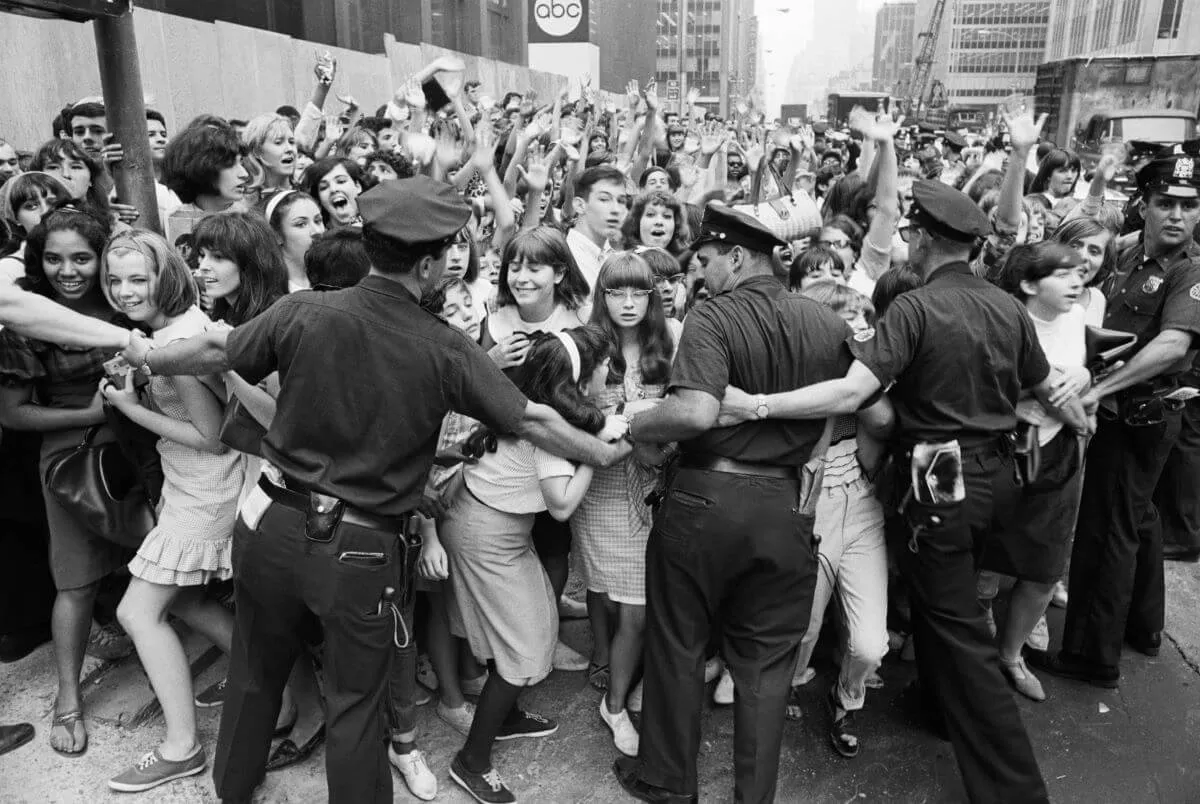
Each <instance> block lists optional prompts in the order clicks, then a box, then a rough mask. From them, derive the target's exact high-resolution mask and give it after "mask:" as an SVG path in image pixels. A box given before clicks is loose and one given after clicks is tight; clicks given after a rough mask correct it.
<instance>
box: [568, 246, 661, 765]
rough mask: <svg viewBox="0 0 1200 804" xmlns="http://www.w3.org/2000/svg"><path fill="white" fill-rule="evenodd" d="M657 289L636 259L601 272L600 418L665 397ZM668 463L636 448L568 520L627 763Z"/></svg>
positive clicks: (596, 666) (600, 673) (593, 675)
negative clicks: (654, 515) (604, 347)
mask: <svg viewBox="0 0 1200 804" xmlns="http://www.w3.org/2000/svg"><path fill="white" fill-rule="evenodd" d="M655 286H656V282H655V278H654V273H653V271H652V270H651V268H650V265H649V264H648V263H647V262H646V260H645V259H644V258H643V257H642V256H640V255H638V254H635V253H633V252H628V251H627V252H622V253H619V254H615V255H613V256H611V257H609V258H608V259H607V260H605V262H604V265H603V266H601V268H600V274H599V276H598V278H597V280H596V290H595V296H594V300H593V303H592V320H591V324H592V326H594V327H596V328H597V329H599V330H601V331H603V332H605V333H606V334H607V335H608V337H610V338H611V339H612V340H613V342H614V343H616V344H617V346H618V348H617V350H616V353H615V354H614V355H613V359H612V364H611V366H610V368H609V372H608V381H607V382H606V383H605V385H604V387H603V389H602V390H601V391H600V394H599V396H598V397H597V398H596V404H597V405H598V406H599V407H600V409H601V410H602V411H604V412H605V413H608V414H613V413H625V414H632V413H636V412H638V411H639V410H644V409H646V408H648V407H651V406H652V405H653V404H655V403H656V400H658V399H660V398H661V397H662V396H664V395H665V393H666V390H667V380H668V378H669V375H670V371H671V361H672V360H673V359H674V357H675V346H676V344H678V343H679V335H680V333H681V332H682V330H683V325H682V324H681V323H680V322H678V321H676V320H674V319H669V318H667V317H666V315H665V314H664V312H663V306H662V301H661V300H660V299H659V298H658V291H657V289H656V287H655ZM670 454H671V453H670V450H663V449H660V448H659V447H657V446H655V445H638V446H637V447H635V449H634V453H633V455H632V456H631V457H630V458H629V459H627V460H625V461H622V462H621V463H618V464H616V465H614V466H611V467H608V468H604V469H596V470H594V473H593V477H592V484H591V486H590V487H589V489H588V493H587V494H586V495H585V496H584V498H583V502H582V504H581V505H580V506H579V510H578V511H577V512H576V513H575V517H574V519H573V520H572V524H573V525H574V528H575V533H576V535H577V536H578V537H579V546H580V552H581V553H582V554H583V560H584V565H585V566H586V567H587V573H586V574H587V581H588V614H589V616H590V617H591V621H592V636H593V652H592V663H591V666H590V667H589V680H590V681H591V683H592V686H594V687H596V688H597V689H601V690H604V689H607V694H606V695H605V696H604V698H603V699H602V700H601V702H600V718H601V719H602V720H603V721H604V723H605V724H606V725H607V726H608V727H609V729H611V730H612V733H613V742H614V744H615V745H616V747H617V749H618V750H619V751H621V753H623V754H625V755H627V756H636V755H637V751H638V734H637V731H636V730H635V729H634V727H633V723H632V722H631V721H630V719H629V714H628V713H627V712H626V711H625V710H626V703H627V699H628V698H629V693H630V691H631V690H632V689H633V682H634V678H635V677H636V675H637V673H638V669H639V664H640V659H641V655H642V636H643V634H644V632H645V627H646V542H647V541H648V539H649V536H650V525H651V512H650V509H649V507H648V506H647V505H646V497H647V495H649V494H650V493H651V492H652V491H653V490H654V488H655V486H656V485H657V483H658V468H659V467H660V466H661V465H662V464H663V463H664V462H665V461H666V460H667V458H668V457H670ZM610 624H611V625H615V628H613V627H611V625H610ZM636 697H640V696H636ZM635 705H636V701H635ZM638 708H640V705H639V706H638Z"/></svg>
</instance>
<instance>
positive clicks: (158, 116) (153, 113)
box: [146, 109, 167, 128]
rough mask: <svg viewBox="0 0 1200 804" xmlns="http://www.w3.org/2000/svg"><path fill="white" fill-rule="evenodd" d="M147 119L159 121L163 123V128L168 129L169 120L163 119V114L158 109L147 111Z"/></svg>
mask: <svg viewBox="0 0 1200 804" xmlns="http://www.w3.org/2000/svg"><path fill="white" fill-rule="evenodd" d="M146 119H147V120H157V121H158V122H159V123H162V125H163V128H166V127H167V118H165V117H163V113H162V112H160V111H158V109H147V110H146Z"/></svg>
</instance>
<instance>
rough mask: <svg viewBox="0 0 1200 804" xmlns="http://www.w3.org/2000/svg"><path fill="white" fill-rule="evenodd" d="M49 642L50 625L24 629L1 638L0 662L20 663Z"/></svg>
mask: <svg viewBox="0 0 1200 804" xmlns="http://www.w3.org/2000/svg"><path fill="white" fill-rule="evenodd" d="M49 641H50V626H49V625H43V626H41V627H38V628H23V629H21V630H20V631H14V632H13V633H11V634H5V635H4V636H0V662H19V661H21V660H22V659H24V658H25V657H26V656H28V655H29V654H31V653H33V652H34V651H35V650H37V648H38V647H40V646H41V645H44V644H46V643H47V642H49Z"/></svg>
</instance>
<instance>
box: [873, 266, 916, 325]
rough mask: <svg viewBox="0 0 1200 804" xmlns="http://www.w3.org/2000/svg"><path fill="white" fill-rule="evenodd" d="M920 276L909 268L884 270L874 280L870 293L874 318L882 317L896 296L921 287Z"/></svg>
mask: <svg viewBox="0 0 1200 804" xmlns="http://www.w3.org/2000/svg"><path fill="white" fill-rule="evenodd" d="M921 284H922V283H921V277H919V276H917V274H916V272H914V271H913V270H912V269H911V268H893V269H891V270H890V271H884V272H883V274H881V275H880V277H879V278H878V279H876V280H875V290H874V291H873V292H872V293H871V304H872V305H873V306H874V307H875V318H876V320H878V319H880V318H883V314H884V313H885V312H887V308H888V307H890V306H891V305H892V302H894V301H895V300H896V297H897V296H900V295H902V294H904V293H908V292H909V291H910V290H916V289H917V288H919V287H921Z"/></svg>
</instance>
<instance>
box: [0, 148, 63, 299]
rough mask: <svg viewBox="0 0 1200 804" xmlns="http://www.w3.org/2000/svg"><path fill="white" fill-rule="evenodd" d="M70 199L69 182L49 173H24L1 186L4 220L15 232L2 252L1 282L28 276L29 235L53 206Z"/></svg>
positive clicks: (0, 265) (1, 205) (0, 197)
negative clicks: (26, 261) (26, 254)
mask: <svg viewBox="0 0 1200 804" xmlns="http://www.w3.org/2000/svg"><path fill="white" fill-rule="evenodd" d="M70 200H71V195H70V193H69V192H68V191H67V186H66V185H65V184H63V183H62V181H61V180H60V179H59V178H58V177H56V176H51V175H50V174H49V173H41V172H35V173H22V174H20V175H18V176H15V177H13V178H11V179H9V180H8V181H6V182H5V183H4V185H3V186H0V220H3V223H4V224H5V225H6V226H7V227H8V230H9V232H11V233H12V240H11V242H10V243H9V244H8V245H7V246H5V248H4V250H3V251H2V252H0V282H16V281H17V280H19V279H20V278H21V277H23V276H25V239H26V238H27V237H29V233H30V232H32V231H33V229H34V227H35V226H37V225H38V224H39V223H41V222H42V218H43V217H45V216H46V215H47V214H49V213H50V211H51V210H54V209H58V208H59V207H61V206H63V205H64V204H67V203H69V202H70Z"/></svg>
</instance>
